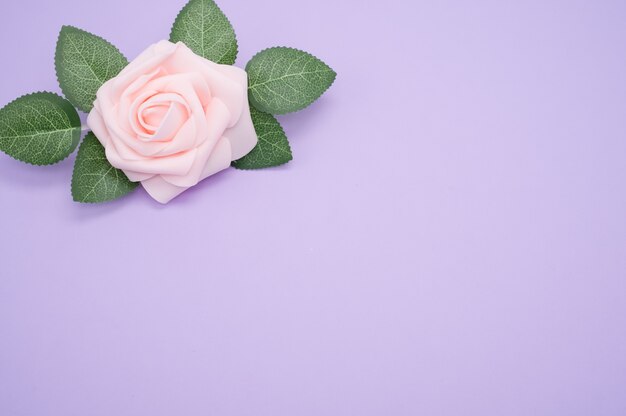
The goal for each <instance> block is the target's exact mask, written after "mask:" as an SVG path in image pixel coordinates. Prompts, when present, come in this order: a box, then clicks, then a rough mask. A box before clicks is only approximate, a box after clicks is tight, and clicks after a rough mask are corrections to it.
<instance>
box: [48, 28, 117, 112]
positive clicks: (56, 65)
mask: <svg viewBox="0 0 626 416" xmlns="http://www.w3.org/2000/svg"><path fill="white" fill-rule="evenodd" d="M64 30H70V31H76V32H83V33H86V34H88V35H91V36H94V37H96V38H99V39H101V40H102V41H104V42H106V43H108V44H109V45H111V46H112V47H113V49H115V50H116V51H117V52H118V53H119V54H120V55H122V57H124V59H126V61H127V62H128V58H127V57H126V55H124V54H123V53H122V52H121V51H120V50H119V49H118V47H117V46H115V45H114V44H113V43H111V42H109V41H108V40H106V39H105V38H103V37H102V36H98V35H96V34H94V33H91V32H88V31H86V30H84V29H81V28H79V27H76V26H72V25H63V26H61V30H60V31H59V34H58V35H57V41H56V44H55V49H54V73H55V77H56V79H57V84H59V88H61V91H63V95H64V96H65V99H66V100H68V101H69V102H70V103H72V105H73V106H74V107H76V108H77V109H78V110H79V111H82V112H84V113H89V112H90V111H91V109H89V110H84V109H82V108H80V107H79V106H78V105H76V104H74V103H73V102H72V100H71V99H70V98H69V97H68V96H67V92H65V89H64V88H63V84H62V83H61V79H60V78H59V64H60V62H59V61H60V58H59V42H60V40H61V35H62V34H63V31H64ZM92 108H93V103H92Z"/></svg>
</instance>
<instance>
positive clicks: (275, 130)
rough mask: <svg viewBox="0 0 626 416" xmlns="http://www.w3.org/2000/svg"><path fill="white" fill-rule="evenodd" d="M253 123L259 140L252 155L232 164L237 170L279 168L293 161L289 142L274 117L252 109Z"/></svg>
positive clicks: (249, 154)
mask: <svg viewBox="0 0 626 416" xmlns="http://www.w3.org/2000/svg"><path fill="white" fill-rule="evenodd" d="M250 114H251V115H252V123H253V124H254V129H255V130H256V134H257V136H258V138H259V141H258V143H257V145H256V146H255V147H254V149H252V151H251V152H250V153H248V154H247V155H245V156H244V157H242V158H241V159H237V160H235V161H234V162H232V166H233V167H235V168H237V169H262V168H269V167H272V166H278V165H282V164H285V163H287V162H289V161H290V160H291V159H292V156H291V148H290V147H289V141H287V136H286V135H285V132H284V131H283V128H282V127H281V125H280V123H279V122H278V120H276V118H274V116H272V115H271V114H267V113H262V112H260V111H259V110H257V109H256V108H254V107H250Z"/></svg>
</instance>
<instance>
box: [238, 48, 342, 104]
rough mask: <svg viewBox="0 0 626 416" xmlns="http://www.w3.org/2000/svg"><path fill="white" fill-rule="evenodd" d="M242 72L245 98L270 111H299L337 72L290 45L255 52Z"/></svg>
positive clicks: (317, 96) (327, 84) (319, 92)
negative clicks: (244, 79) (244, 82)
mask: <svg viewBox="0 0 626 416" xmlns="http://www.w3.org/2000/svg"><path fill="white" fill-rule="evenodd" d="M246 71H247V72H248V78H249V85H248V91H249V98H250V102H251V103H252V105H254V106H255V107H256V108H257V109H259V110H261V111H263V112H266V113H271V114H285V113H291V112H293V111H298V110H302V109H303V108H305V107H307V106H308V105H310V104H311V103H312V102H313V101H315V100H317V99H318V98H319V97H320V96H321V95H322V94H323V93H324V91H326V90H327V89H328V87H330V86H331V85H332V83H333V82H334V81H335V77H336V76H337V74H336V73H335V71H333V70H332V69H331V68H330V67H329V66H328V65H326V64H325V63H324V62H322V61H320V60H319V59H317V58H316V57H314V56H313V55H311V54H309V53H307V52H303V51H300V50H297V49H292V48H284V47H277V48H270V49H265V50H264V51H261V52H259V53H258V54H256V55H255V56H254V57H253V58H252V59H251V60H250V62H248V65H246Z"/></svg>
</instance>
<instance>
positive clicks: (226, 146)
mask: <svg viewBox="0 0 626 416" xmlns="http://www.w3.org/2000/svg"><path fill="white" fill-rule="evenodd" d="M231 160H232V159H231V158H230V143H229V142H228V140H225V139H221V140H220V141H219V142H218V143H217V144H216V145H215V146H213V145H210V144H209V143H208V142H205V143H204V144H203V145H202V146H200V147H199V148H198V154H197V156H196V160H195V162H194V164H193V166H192V167H191V169H190V170H189V173H187V174H186V175H184V176H177V175H161V177H162V178H163V179H164V180H165V181H167V182H169V183H171V184H172V185H176V186H186V187H191V186H194V185H196V184H197V183H198V182H200V181H201V180H202V179H204V178H206V177H207V176H209V175H212V174H213V173H215V172H218V171H220V170H222V169H226V168H227V167H228V166H230V162H231ZM207 172H208V173H207Z"/></svg>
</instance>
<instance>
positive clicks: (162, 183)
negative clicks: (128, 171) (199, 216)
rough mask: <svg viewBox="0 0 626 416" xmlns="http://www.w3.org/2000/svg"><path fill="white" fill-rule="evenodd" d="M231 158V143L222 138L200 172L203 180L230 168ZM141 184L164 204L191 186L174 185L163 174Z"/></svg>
mask: <svg viewBox="0 0 626 416" xmlns="http://www.w3.org/2000/svg"><path fill="white" fill-rule="evenodd" d="M230 160H231V158H230V147H229V144H228V142H227V141H225V140H220V142H219V143H218V144H217V146H215V149H213V152H211V156H210V158H209V160H208V161H207V163H206V164H205V165H204V167H202V172H201V174H200V178H201V180H202V179H206V178H208V177H209V176H211V175H214V174H216V173H218V172H220V171H222V170H224V169H226V168H228V167H229V166H230ZM141 185H142V186H143V187H144V189H145V190H146V192H148V194H150V196H151V197H152V198H154V199H155V200H157V201H158V202H160V203H162V204H166V203H168V202H169V201H171V200H172V199H173V198H174V197H176V196H178V195H180V194H181V193H182V192H184V191H185V190H187V189H189V186H177V185H174V184H172V183H171V182H169V181H167V180H165V178H164V177H161V176H154V177H152V178H150V179H148V180H145V181H143V182H141Z"/></svg>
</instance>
